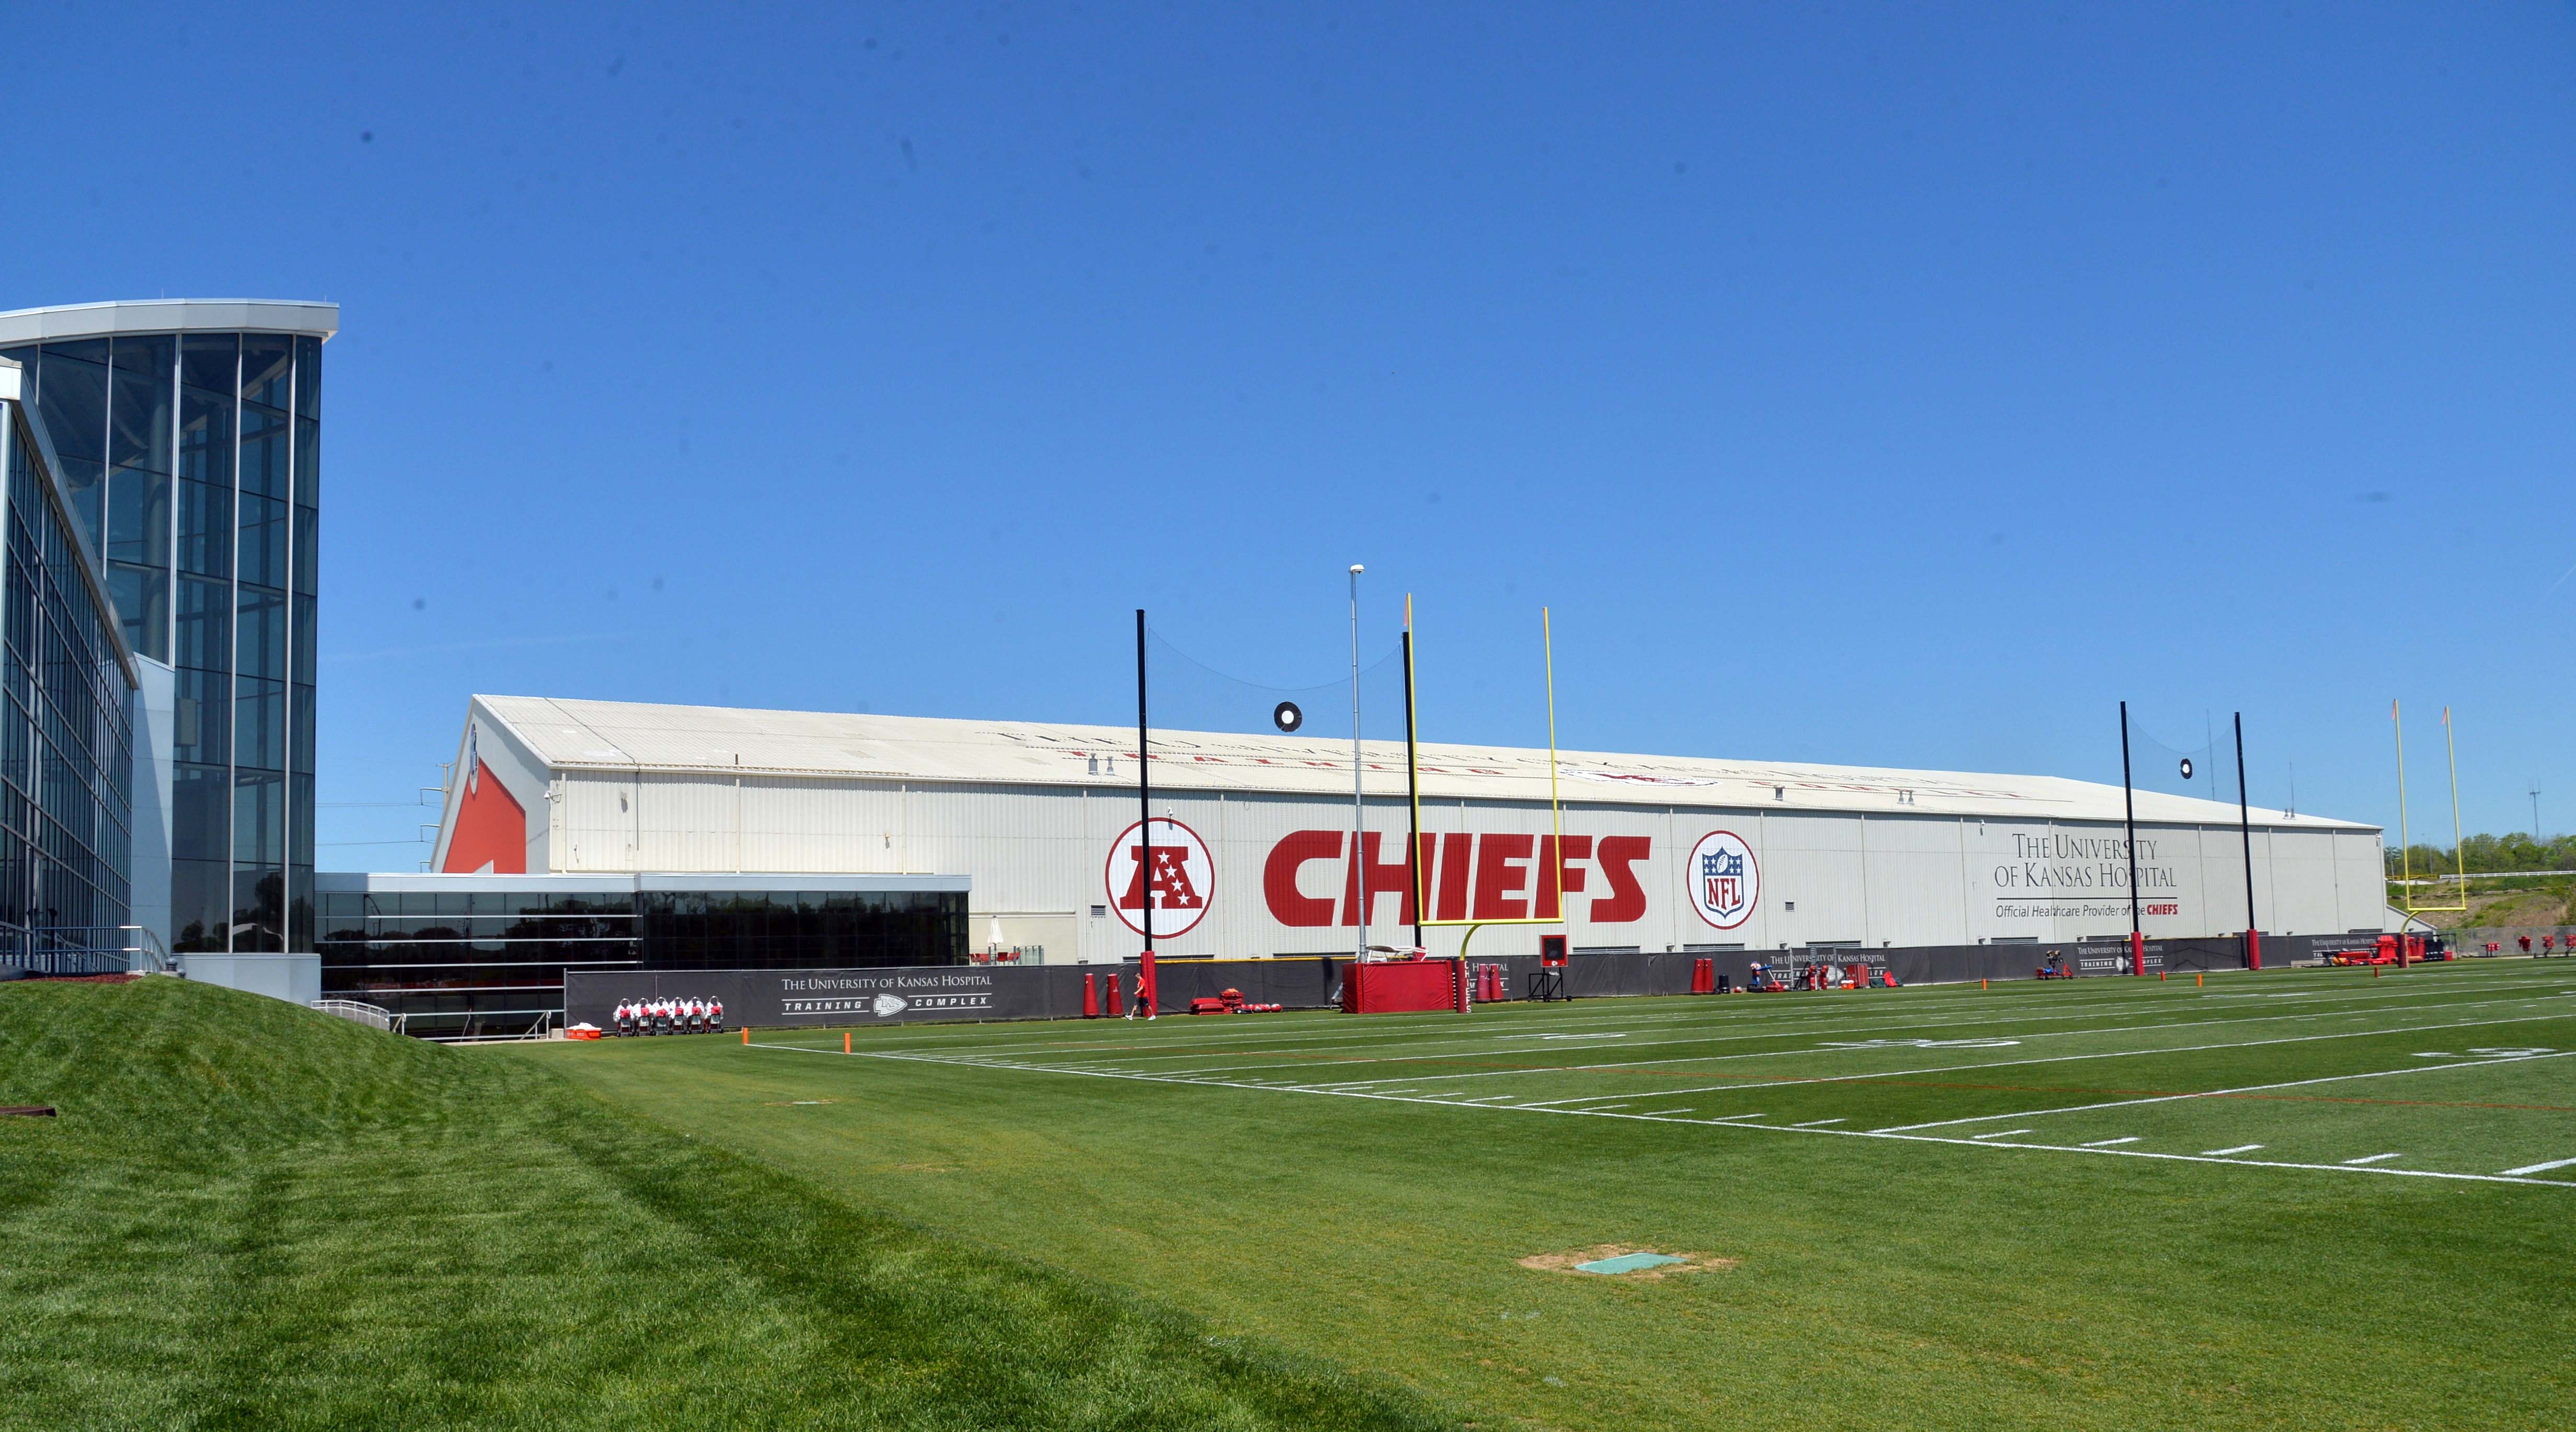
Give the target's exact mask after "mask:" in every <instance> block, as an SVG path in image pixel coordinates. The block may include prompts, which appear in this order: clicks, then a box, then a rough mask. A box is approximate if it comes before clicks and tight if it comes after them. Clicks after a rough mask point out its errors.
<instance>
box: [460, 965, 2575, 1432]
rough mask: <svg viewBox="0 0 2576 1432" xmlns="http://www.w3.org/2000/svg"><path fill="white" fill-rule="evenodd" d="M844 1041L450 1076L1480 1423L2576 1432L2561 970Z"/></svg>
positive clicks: (1940, 992)
mask: <svg viewBox="0 0 2576 1432" xmlns="http://www.w3.org/2000/svg"><path fill="white" fill-rule="evenodd" d="M840 1046H841V1036H840V1034H839V1032H837V1031H830V1032H826V1031H799V1032H794V1033H787V1032H776V1031H763V1032H761V1033H760V1034H759V1035H757V1036H756V1044H755V1046H754V1047H749V1048H746V1047H744V1046H742V1045H741V1044H739V1043H736V1042H733V1041H732V1040H731V1039H724V1040H718V1039H714V1038H698V1039H655V1040H633V1041H623V1042H618V1041H610V1042H606V1043H602V1044H598V1045H586V1046H585V1045H573V1046H555V1047H544V1048H527V1049H511V1050H499V1049H494V1050H480V1051H471V1054H472V1055H473V1056H474V1057H480V1058H483V1059H486V1060H489V1061H491V1062H494V1063H504V1064H513V1065H535V1066H539V1067H542V1068H545V1069H551V1070H555V1071H558V1072H560V1073H562V1074H564V1075H566V1076H568V1077H569V1078H570V1079H571V1080H572V1081H574V1082H576V1083H578V1084H580V1085H582V1086H584V1087H586V1088H588V1089H590V1090H593V1091H595V1092H596V1093H598V1094H599V1095H600V1096H602V1097H603V1098H604V1099H605V1100H606V1101H608V1102H609V1103H612V1104H614V1105H616V1106H618V1107H620V1108H623V1109H626V1110H630V1111H633V1112H634V1113H635V1114H637V1115H638V1116H640V1117H642V1118H644V1119H647V1120H650V1121H652V1122H653V1123H655V1124H657V1125H660V1126H663V1127H667V1128H670V1129H673V1130H678V1131H683V1132H685V1133H688V1134H693V1135H695V1136H696V1138H697V1139H698V1140H699V1141H702V1142H704V1143H707V1144H711V1145H716V1146H720V1147H722V1148H725V1149H728V1150H731V1151H734V1152H736V1153H739V1154H741V1155H744V1156H746V1157H747V1158H748V1159H750V1160H752V1161H754V1162H756V1163H757V1164H759V1165H761V1166H763V1167H765V1168H768V1169H771V1170H775V1171H777V1172H778V1173H780V1174H782V1175H785V1176H788V1177H791V1178H793V1179H796V1180H800V1181H804V1182H808V1183H810V1184H812V1185H814V1186H816V1187H819V1188H822V1189H825V1190H829V1191H830V1192H831V1193H833V1194H834V1195H836V1196H838V1197H840V1198H843V1199H846V1200H848V1201H850V1202H851V1203H853V1204H854V1205H862V1206H866V1207H871V1208H879V1209H885V1210H889V1211H891V1212H892V1213H894V1214H895V1215H897V1216H899V1217H901V1218H903V1219H905V1220H908V1221H910V1222H912V1223H914V1224H916V1225H919V1226H921V1227H924V1228H929V1229H935V1230H938V1231H939V1232H940V1233H942V1234H943V1235H945V1236H948V1237H952V1238H955V1239H958V1240H962V1241H964V1242H967V1243H969V1244H972V1245H975V1246H979V1247H981V1248H985V1249H989V1250H992V1251H993V1252H994V1253H996V1254H998V1255H1003V1256H1007V1257H1016V1258H1021V1259H1026V1260H1029V1261H1031V1262H1036V1263H1043V1264H1045V1265H1047V1266H1049V1267H1052V1268H1055V1269H1060V1270H1064V1271H1065V1272H1066V1273H1068V1274H1069V1275H1073V1276H1078V1277H1081V1278H1085V1279H1092V1280H1097V1281H1099V1282H1101V1283H1104V1284H1107V1285H1110V1286H1112V1287H1116V1288H1119V1289H1124V1290H1127V1291H1129V1292H1131V1293H1133V1294H1134V1295H1136V1296H1138V1297H1140V1298H1143V1299H1146V1300H1150V1301H1152V1302H1155V1303H1158V1304H1167V1305H1170V1306H1173V1307H1177V1308H1179V1309H1181V1310H1183V1311H1185V1312H1186V1313H1188V1314H1191V1315H1194V1316H1195V1317H1197V1318H1199V1319H1201V1320H1203V1323H1204V1326H1205V1327H1206V1328H1207V1329H1208V1330H1209V1331H1208V1334H1207V1335H1208V1336H1214V1337H1217V1338H1219V1339H1225V1338H1231V1337H1243V1338H1247V1339H1249V1340H1251V1343H1253V1344H1256V1345H1267V1346H1276V1347H1281V1348H1285V1349H1289V1350H1291V1351H1292V1352H1295V1353H1299V1354H1304V1355H1308V1356H1311V1357H1314V1358H1316V1359H1319V1360H1329V1361H1330V1362H1332V1363H1335V1364H1339V1365H1343V1366H1347V1367H1350V1368H1354V1369H1357V1370H1359V1371H1360V1372H1362V1373H1364V1374H1377V1375H1382V1376H1383V1377H1385V1378H1387V1379H1390V1380H1392V1381H1395V1382H1398V1383H1401V1384H1404V1385H1407V1386H1409V1387H1412V1388H1416V1389H1420V1390H1421V1391H1422V1392H1424V1393H1426V1394H1428V1396H1429V1397H1430V1398H1431V1399H1432V1400H1433V1401H1434V1402H1435V1403H1438V1404H1443V1405H1446V1406H1448V1407H1450V1408H1454V1409H1457V1410H1458V1412H1459V1414H1460V1415H1461V1416H1462V1417H1464V1418H1466V1419H1469V1420H1472V1421H1474V1422H1476V1423H1477V1424H1479V1425H1486V1426H1530V1427H1565V1428H1602V1429H1609V1428H1637V1427H1832V1428H1843V1427H1848V1428H1864V1427H1866V1428H1884V1427H1890V1426H1902V1427H1918V1428H1919V1427H1941V1428H1949V1427H1957V1428H1972V1427H1973V1428H2018V1427H2028V1428H2105V1429H2109V1428H2136V1427H2210V1426H2228V1427H2281V1428H2320V1427H2373V1428H2386V1427H2480V1428H2518V1427H2531V1428H2541V1427H2550V1428H2557V1427H2564V1426H2567V1425H2569V1424H2570V1423H2571V1422H2576V1359H2571V1358H2570V1357H2569V1356H2568V1355H2567V1352H2566V1349H2567V1348H2568V1347H2569V1345H2570V1344H2571V1342H2572V1341H2576V1294H2571V1289H2576V1278H2571V1271H2576V1270H2571V1266H2570V1265H2571V1255H2576V1117H2571V1116H2576V1062H2571V1057H2576V969H2571V968H2568V967H2566V966H2562V965H2555V964H2547V963H2537V962H2524V961H2499V962H2476V963H2467V964H2456V965H2449V966H2436V967H2432V968H2423V969H2417V970H2414V971H2410V972H2406V973H2404V974H2391V975H2389V976H2387V977H2385V978H2380V979H2373V978H2371V977H2370V975H2369V973H2368V972H2367V971H2348V970H2339V971H2316V972H2300V973H2266V974H2263V975H2259V976H2246V975H2232V976H2225V977H2212V978H2211V979H2210V980H2209V981H2208V983H2207V985H2206V987H2200V986H2196V985H2194V984H2192V983H2189V982H2182V981H2176V982H2172V983H2147V982H2135V981H2129V980H2112V979H2100V980H2089V981H2078V982H2073V983H2067V984H2050V985H2015V986H2011V987H2004V986H1997V987H1996V988H1994V989H1992V990H1986V991H1980V990H1978V989H1974V988H1927V989H1917V990H1904V991H1893V992H1878V993H1871V994H1835V995H1780V996H1760V997H1746V998H1727V999H1699V1000H1686V999H1665V1000H1622V1001H1597V1002H1585V1003H1578V1004H1574V1005H1570V1006H1567V1005H1559V1006H1547V1007H1534V1006H1525V1005H1515V1006H1503V1007H1493V1008H1488V1009H1485V1010H1481V1011H1479V1012H1478V1013H1476V1014H1474V1015H1472V1016H1451V1015H1417V1016H1392V1017H1380V1018H1374V1019H1367V1020H1359V1019H1352V1018H1348V1017H1344V1016H1339V1015H1332V1014H1290V1015H1272V1016H1261V1017H1238V1018H1229V1019H1200V1020H1189V1019H1174V1018H1167V1019H1165V1020H1163V1021H1160V1022H1158V1023H1156V1024H1153V1025H1151V1026H1145V1025H1137V1024H1128V1023H1118V1022H1100V1023H1089V1024H1085V1023H1060V1024H1020V1025H985V1026H947V1027H923V1026H913V1027H881V1028H871V1029H866V1030H862V1031H859V1032H858V1033H857V1035H856V1042H855V1050H856V1052H855V1054H853V1055H849V1056H845V1055H843V1054H842V1053H841V1047H840ZM1604 1245H1618V1246H1621V1247H1638V1248H1649V1249H1656V1250H1661V1251H1665V1252H1670V1253H1678V1254H1687V1255H1692V1256H1693V1257H1694V1258H1696V1259H1701V1260H1707V1261H1710V1262H1712V1263H1716V1262H1724V1261H1729V1260H1731V1262H1732V1264H1733V1266H1731V1267H1726V1266H1716V1267H1709V1268H1706V1269H1704V1270H1698V1271H1690V1272H1686V1273H1675V1274H1669V1275H1667V1276H1663V1277H1660V1278H1647V1277H1643V1276H1636V1275H1631V1276H1627V1277H1616V1278H1614V1277H1599V1276H1592V1275H1585V1274H1573V1273H1566V1272H1560V1271H1552V1270H1539V1269H1532V1268H1529V1267H1525V1266H1523V1264H1522V1261H1521V1260H1523V1259H1524V1258H1529V1257H1532V1256H1535V1255H1547V1254H1556V1253H1564V1252H1568V1251H1573V1250H1585V1249H1592V1248H1597V1247H1601V1246H1604Z"/></svg>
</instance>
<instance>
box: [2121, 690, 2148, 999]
mask: <svg viewBox="0 0 2576 1432" xmlns="http://www.w3.org/2000/svg"><path fill="white" fill-rule="evenodd" d="M2120 803H2121V805H2122V806H2123V807H2124V808H2125V810H2126V812H2127V814H2126V816H2125V818H2124V819H2125V824H2126V825H2127V826H2128V831H2129V973H2131V974H2133V975H2144V974H2145V973H2146V972H2147V935H2146V921H2145V919H2144V917H2142V916H2141V915H2140V914H2139V913H2138V796H2137V792H2136V790H2135V789H2134V788H2133V787H2131V785H2130V784H2129V703H2128V702H2126V701H2123V702H2121V703H2120Z"/></svg>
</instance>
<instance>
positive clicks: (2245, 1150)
mask: <svg viewBox="0 0 2576 1432" xmlns="http://www.w3.org/2000/svg"><path fill="white" fill-rule="evenodd" d="M2261 1147H2263V1146H2262V1145H2261V1144H2238V1145H2236V1146H2235V1147H2233V1148H2225V1149H2202V1150H2201V1151H2200V1156H2201V1157H2202V1158H2205V1159H2214V1158H2222V1157H2225V1156H2226V1155H2228V1154H2250V1153H2252V1152H2254V1151H2255V1150H2256V1149H2259V1148H2261Z"/></svg>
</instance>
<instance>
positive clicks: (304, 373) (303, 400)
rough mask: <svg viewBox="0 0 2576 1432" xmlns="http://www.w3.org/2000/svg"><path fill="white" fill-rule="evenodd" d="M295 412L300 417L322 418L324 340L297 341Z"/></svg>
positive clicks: (308, 339) (303, 339)
mask: <svg viewBox="0 0 2576 1432" xmlns="http://www.w3.org/2000/svg"><path fill="white" fill-rule="evenodd" d="M295 412H296V415H297V416H298V417H306V418H318V417H320V416H322V340H321V339H319V338H298V339H296V340H295Z"/></svg>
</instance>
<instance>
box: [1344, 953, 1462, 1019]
mask: <svg viewBox="0 0 2576 1432" xmlns="http://www.w3.org/2000/svg"><path fill="white" fill-rule="evenodd" d="M1465 963H1466V962H1465V961H1463V960H1458V959H1454V958H1453V959H1445V960H1397V961H1391V962H1389V963H1386V964H1354V965H1352V966H1351V967H1350V973H1349V974H1348V975H1346V976H1345V977H1344V978H1343V980H1342V1013H1344V1014H1406V1013H1419V1012H1421V1011H1424V1010H1446V1009H1458V1008H1460V1007H1462V1005H1463V1004H1464V998H1463V997H1464V995H1465V994H1466V978H1467V974H1466V970H1465V968H1464V966H1465Z"/></svg>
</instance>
